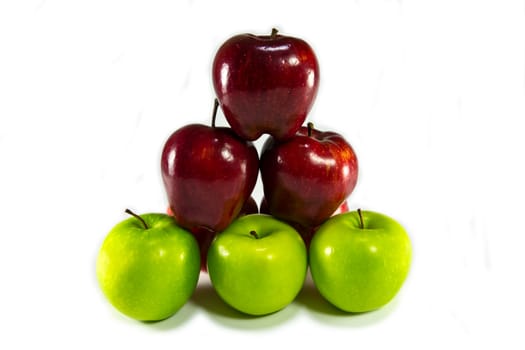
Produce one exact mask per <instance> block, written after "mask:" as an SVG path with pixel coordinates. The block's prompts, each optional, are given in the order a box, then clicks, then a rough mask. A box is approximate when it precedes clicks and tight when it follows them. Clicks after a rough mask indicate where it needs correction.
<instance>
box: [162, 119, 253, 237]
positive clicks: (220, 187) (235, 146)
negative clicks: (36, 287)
mask: <svg viewBox="0 0 525 350" xmlns="http://www.w3.org/2000/svg"><path fill="white" fill-rule="evenodd" d="M258 170H259V167H258V155H257V150H256V149H255V147H254V145H253V144H252V143H251V142H247V141H244V140H242V139H240V138H239V137H238V136H237V135H235V133H233V131H232V130H231V129H230V128H225V127H209V126H206V125H200V124H191V125H187V126H184V127H182V128H180V129H178V130H177V131H175V132H174V133H173V134H172V135H171V136H170V137H169V138H168V140H167V141H166V143H165V144H164V148H163V150H162V155H161V173H162V180H163V182H164V186H165V189H166V193H167V197H168V201H169V206H170V208H171V211H172V213H173V216H174V217H175V220H176V221H177V223H178V224H179V225H180V226H182V227H184V228H186V229H188V230H190V231H191V232H196V231H198V230H200V229H204V230H209V231H215V232H218V231H222V230H223V229H225V228H226V227H227V226H228V225H229V224H230V223H231V222H232V221H233V219H235V218H236V217H237V216H238V215H239V213H240V211H241V209H242V207H243V206H244V204H245V202H246V201H247V200H248V198H250V195H251V193H252V191H253V188H254V187H255V183H256V181H257V176H258Z"/></svg>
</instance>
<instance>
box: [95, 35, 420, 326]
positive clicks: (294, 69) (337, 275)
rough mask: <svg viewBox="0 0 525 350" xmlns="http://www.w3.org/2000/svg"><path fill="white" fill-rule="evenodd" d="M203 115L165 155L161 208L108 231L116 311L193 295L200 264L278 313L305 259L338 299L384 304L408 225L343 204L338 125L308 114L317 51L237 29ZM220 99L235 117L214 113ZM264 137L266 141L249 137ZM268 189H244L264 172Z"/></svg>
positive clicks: (366, 306) (245, 305) (351, 184)
mask: <svg viewBox="0 0 525 350" xmlns="http://www.w3.org/2000/svg"><path fill="white" fill-rule="evenodd" d="M212 81H213V86H214V89H215V93H216V96H217V98H216V100H215V108H214V112H213V116H212V122H211V125H210V126H206V125H201V124H190V125H186V126H183V127H181V128H180V129H178V130H176V131H175V132H174V133H173V134H172V135H171V136H170V137H169V138H168V140H167V141H166V142H165V144H164V147H163V150H162V157H161V172H162V179H163V182H164V185H165V189H166V193H167V198H168V201H169V208H168V213H167V214H160V213H157V214H154V213H150V214H143V215H137V214H135V213H132V212H129V213H130V214H131V215H132V216H133V217H130V218H129V219H127V220H125V221H123V222H121V223H119V224H118V225H116V226H115V227H114V228H113V230H112V231H111V232H110V233H109V234H108V236H107V238H106V239H105V241H104V243H103V245H102V247H101V249H100V252H99V257H98V260H97V276H98V280H99V283H100V286H101V289H102V290H103V292H104V294H105V295H106V297H107V298H108V299H109V300H110V302H111V303H112V304H113V305H114V306H115V307H116V308H117V309H118V310H120V311H121V312H122V313H124V314H126V315H128V316H130V317H132V318H135V319H139V320H161V319H164V318H167V317H170V316H171V315H173V314H174V313H176V312H177V311H178V310H179V309H180V308H181V307H182V305H184V303H185V302H186V301H187V300H188V299H189V298H190V297H191V295H192V293H193V291H194V290H195V288H196V286H197V282H198V279H199V275H200V272H201V271H202V272H203V273H205V272H207V273H208V274H209V277H210V281H211V283H212V285H213V287H214V289H215V291H216V292H217V294H218V295H219V296H220V298H221V299H222V300H223V301H224V302H226V303H227V304H228V305H230V306H231V307H232V308H234V309H236V310H238V311H241V312H243V313H246V314H251V315H265V314H269V313H273V312H277V311H279V310H281V309H283V308H284V307H286V306H287V305H288V304H290V303H291V302H292V301H293V300H294V299H295V297H296V296H297V295H298V293H299V292H300V290H301V289H302V286H303V284H304V281H305V278H306V274H307V270H308V267H310V271H311V274H312V279H313V282H314V284H315V286H316V287H317V289H318V290H319V292H320V294H321V295H322V296H323V297H324V298H325V299H326V300H327V301H328V302H330V303H331V304H333V305H334V306H336V307H337V308H339V309H341V310H344V311H348V312H364V311H370V310H374V309H377V308H380V307H382V306H383V305H385V304H387V303H388V302H389V301H390V300H391V299H392V298H393V297H394V296H395V295H396V294H397V292H398V291H399V289H400V288H401V286H402V284H403V283H404V281H405V279H406V276H407V274H408V271H409V267H410V262H411V244H410V240H409V237H408V235H407V233H406V231H405V230H404V228H403V227H402V226H401V225H400V224H399V223H398V222H397V221H395V220H393V219H392V218H390V217H388V216H385V215H382V214H379V213H376V212H372V211H361V210H360V209H358V210H356V211H349V208H348V202H347V199H348V198H349V196H350V194H351V193H352V191H353V190H354V188H355V186H356V183H357V178H358V162H357V157H356V154H355V152H354V150H353V148H352V147H351V145H350V144H349V143H348V142H347V141H346V140H345V138H344V137H343V136H342V135H340V134H338V133H337V132H333V131H321V130H318V129H316V128H315V127H314V125H313V124H312V123H311V122H307V123H306V125H304V124H305V122H306V119H307V116H308V113H309V111H310V110H311V108H312V105H313V103H314V100H315V98H316V95H317V90H318V87H319V64H318V61H317V58H316V56H315V54H314V51H313V50H312V48H311V47H310V46H309V45H308V43H306V42H305V41H304V40H302V39H299V38H295V37H291V36H285V35H281V34H279V33H278V32H277V31H276V30H275V29H274V30H272V33H271V34H270V35H262V36H257V35H252V34H242V35H236V36H233V37H231V38H230V39H228V40H227V41H226V42H224V43H223V45H222V46H221V47H220V48H219V50H218V52H217V53H216V55H215V58H214V61H213V67H212ZM219 107H220V108H221V110H222V112H223V114H224V117H225V119H226V121H227V122H228V124H229V127H219V126H215V116H216V113H217V110H218V108H219ZM263 135H264V136H265V137H267V138H266V140H265V142H264V144H263V146H262V149H261V150H260V152H258V150H257V149H256V147H255V146H254V144H253V141H255V140H258V139H259V138H260V137H262V136H263ZM259 171H260V174H261V180H262V185H263V192H264V197H263V198H261V201H260V208H258V206H257V203H256V201H255V200H254V198H253V197H252V194H253V191H254V187H255V185H256V182H257V178H258V176H259Z"/></svg>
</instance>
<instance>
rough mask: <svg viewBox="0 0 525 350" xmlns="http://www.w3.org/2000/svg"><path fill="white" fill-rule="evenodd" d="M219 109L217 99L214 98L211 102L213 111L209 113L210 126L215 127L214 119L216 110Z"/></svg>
mask: <svg viewBox="0 0 525 350" xmlns="http://www.w3.org/2000/svg"><path fill="white" fill-rule="evenodd" d="M218 109H219V100H218V99H215V101H214V102H213V112H212V115H211V127H212V128H214V127H215V119H217V110H218Z"/></svg>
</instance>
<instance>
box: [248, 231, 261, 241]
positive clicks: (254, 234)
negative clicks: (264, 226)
mask: <svg viewBox="0 0 525 350" xmlns="http://www.w3.org/2000/svg"><path fill="white" fill-rule="evenodd" d="M250 234H251V235H252V236H253V237H255V239H259V235H258V234H257V232H255V231H254V230H251V231H250Z"/></svg>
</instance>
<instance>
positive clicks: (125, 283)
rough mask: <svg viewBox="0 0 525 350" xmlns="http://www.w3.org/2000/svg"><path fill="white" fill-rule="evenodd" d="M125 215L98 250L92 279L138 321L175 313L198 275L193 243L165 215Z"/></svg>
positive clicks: (116, 303) (193, 241) (197, 250)
mask: <svg viewBox="0 0 525 350" xmlns="http://www.w3.org/2000/svg"><path fill="white" fill-rule="evenodd" d="M140 217H141V218H142V219H143V220H144V221H145V223H146V224H147V226H148V227H149V228H148V229H145V227H144V225H143V224H142V223H141V221H140V220H139V219H138V218H135V217H130V218H129V219H126V220H124V221H122V222H120V223H118V224H117V225H115V226H114V227H113V229H112V230H111V231H110V232H109V233H108V235H107V236H106V238H105V240H104V242H103V243H102V246H101V248H100V251H99V254H98V257H97V262H96V273H97V279H98V282H99V285H100V288H101V289H102V291H103V293H104V295H105V296H106V297H107V299H108V300H109V301H110V303H111V304H112V305H113V306H114V307H115V308H116V309H117V310H119V311H120V312H121V313H123V314H125V315H127V316H129V317H131V318H134V319H136V320H141V321H159V320H163V319H166V318H168V317H170V316H172V315H173V314H175V313H176V312H177V311H178V310H179V309H180V308H181V307H182V306H183V305H184V304H185V303H186V301H187V300H188V299H189V298H190V297H191V295H192V294H193V292H194V290H195V288H196V286H197V282H198V279H199V273H200V255H199V246H198V244H197V241H196V240H195V238H194V237H193V235H192V234H191V233H189V232H188V231H186V230H184V229H183V228H181V227H179V226H177V224H176V223H175V221H174V219H173V218H172V217H170V216H168V215H166V214H156V213H150V214H143V215H141V216H140Z"/></svg>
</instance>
